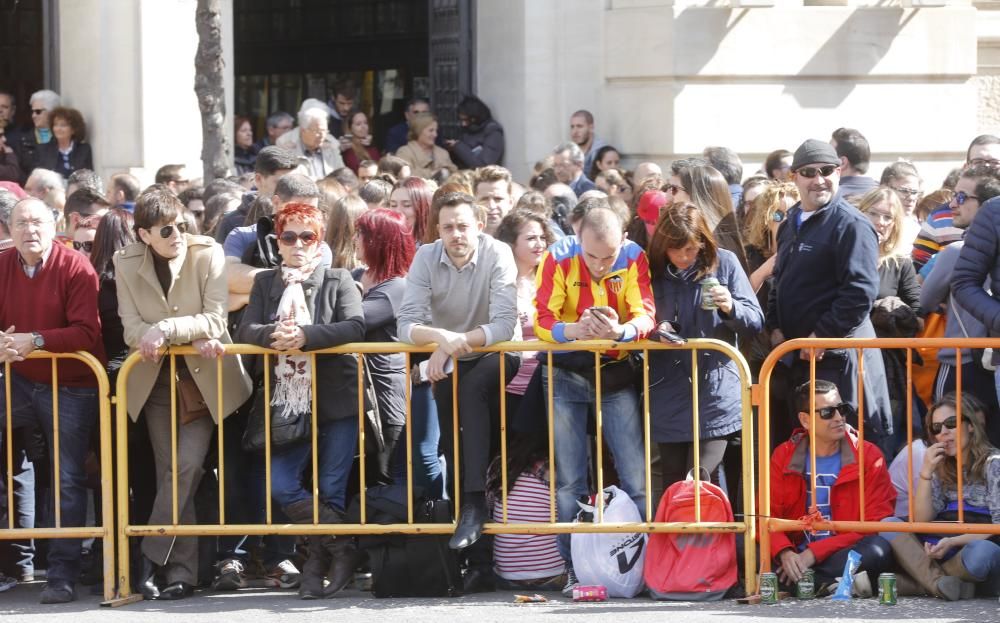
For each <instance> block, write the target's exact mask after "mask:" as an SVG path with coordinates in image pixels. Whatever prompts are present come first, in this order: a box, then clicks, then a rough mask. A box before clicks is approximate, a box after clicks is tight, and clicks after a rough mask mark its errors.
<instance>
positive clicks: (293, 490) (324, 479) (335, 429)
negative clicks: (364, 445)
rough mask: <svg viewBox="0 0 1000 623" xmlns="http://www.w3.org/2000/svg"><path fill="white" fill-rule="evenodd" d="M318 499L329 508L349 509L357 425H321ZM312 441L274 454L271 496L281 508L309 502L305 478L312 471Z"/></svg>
mask: <svg viewBox="0 0 1000 623" xmlns="http://www.w3.org/2000/svg"><path fill="white" fill-rule="evenodd" d="M317 447H318V449H319V474H318V475H319V482H318V483H317V484H318V486H319V498H320V500H321V501H322V502H323V503H325V504H326V505H327V506H329V507H330V508H333V509H334V510H338V511H343V510H345V508H346V504H345V498H346V497H347V479H348V477H350V475H351V465H352V464H353V463H354V452H355V451H356V450H357V449H358V422H357V420H356V419H354V418H343V419H340V420H333V421H332V422H322V423H320V425H319V439H318V440H317ZM311 458H312V439H311V438H310V439H307V440H306V441H304V442H301V443H297V444H295V445H293V446H291V447H289V448H285V449H283V450H281V451H279V452H274V453H272V454H271V497H273V498H274V501H275V502H277V503H278V504H280V505H281V506H288V505H290V504H293V503H294V502H298V501H299V500H308V499H311V498H312V494H311V493H310V492H309V491H307V490H306V489H305V487H303V486H302V476H303V474H304V473H306V472H311V471H312V461H311Z"/></svg>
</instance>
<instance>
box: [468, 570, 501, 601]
mask: <svg viewBox="0 0 1000 623" xmlns="http://www.w3.org/2000/svg"><path fill="white" fill-rule="evenodd" d="M495 590H496V580H495V579H494V577H493V567H490V566H475V567H469V568H468V569H466V570H465V574H464V575H463V576H462V592H463V593H464V594H466V595H468V594H470V593H492V592H493V591H495Z"/></svg>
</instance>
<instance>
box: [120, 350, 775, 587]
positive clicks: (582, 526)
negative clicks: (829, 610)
mask: <svg viewBox="0 0 1000 623" xmlns="http://www.w3.org/2000/svg"><path fill="white" fill-rule="evenodd" d="M434 348H435V347H434V346H433V345H430V346H421V347H417V346H407V345H404V344H398V343H369V342H365V343H355V344H346V345H343V346H340V347H337V348H330V349H325V350H321V351H311V352H308V353H294V352H289V353H278V352H277V351H273V350H268V349H263V348H260V347H257V346H251V345H245V344H235V345H227V346H226V356H231V355H263V356H264V358H265V359H264V374H265V378H264V387H263V391H264V392H265V401H264V404H265V405H266V410H265V455H264V456H265V461H264V465H265V487H266V491H267V495H266V523H265V524H228V523H226V521H225V517H226V509H225V493H224V492H225V482H226V474H225V468H224V461H222V460H221V457H223V456H225V452H224V441H223V439H224V435H223V430H224V426H225V424H224V421H223V420H222V419H220V420H219V422H218V423H217V427H218V455H219V457H220V462H219V471H218V477H219V522H218V523H217V524H213V525H181V524H180V523H179V522H178V514H179V511H178V507H177V499H176V492H177V489H176V486H175V487H174V496H175V497H174V500H173V523H172V524H170V525H137V524H136V523H134V522H133V521H132V520H131V518H130V517H128V505H127V500H128V497H129V496H128V491H129V483H128V470H127V465H128V446H127V439H126V434H127V423H128V412H127V408H126V406H127V404H128V400H127V391H128V389H127V385H128V379H129V375H130V372H131V370H132V369H133V367H134V366H135V364H136V363H137V362H138V361H139V360H140V359H139V356H138V354H133V355H132V356H130V357H129V358H128V360H126V362H125V363H124V365H123V366H122V368H121V370H120V372H119V375H118V388H117V396H118V399H117V405H118V419H117V426H118V438H117V446H118V447H117V452H118V500H119V505H118V524H117V526H118V564H119V572H118V587H119V598H120V600H123V601H126V602H127V601H131V600H134V599H137V598H138V596H132V595H131V582H130V577H129V547H128V539H129V538H130V537H143V536H220V535H231V536H241V535H276V534H287V535H312V534H327V535H329V534H337V535H352V534H388V533H410V534H450V533H451V532H453V531H454V524H440V523H433V524H420V523H414V522H413V448H412V426H410V425H409V424H410V422H411V421H412V417H411V415H412V414H411V412H410V388H411V386H412V384H411V382H410V370H411V365H410V356H411V354H413V353H430V352H433V350H434ZM609 349H614V350H619V351H638V352H641V353H643V354H644V355H645V357H644V358H643V361H644V364H643V383H644V387H648V385H649V363H648V361H649V352H650V351H654V350H690V351H691V354H692V365H693V375H694V376H695V377H697V367H698V362H697V357H696V354H697V351H698V350H711V351H717V352H720V353H723V354H725V355H726V356H728V357H729V358H731V359H733V360H734V361H735V362H736V364H737V368H738V370H739V375H740V379H741V388H742V389H741V393H742V421H743V432H742V434H743V444H742V452H743V456H742V466H743V478H744V486H743V491H744V509H745V511H746V515H745V517H744V520H743V521H733V522H702V521H700V519H701V508H700V496H696V498H695V499H696V501H698V503H697V504H696V509H695V513H696V521H694V522H689V523H656V522H652V521H647V522H645V523H566V522H563V523H559V522H556V508H555V504H556V495H555V477H554V474H555V452H554V441H553V428H554V424H553V415H552V404H553V394H552V376H551V375H552V354H553V353H554V352H565V351H589V352H593V353H594V357H595V362H597V361H599V357H600V352H601V351H605V350H609ZM474 350H476V351H477V352H484V353H489V352H496V353H506V352H520V351H525V350H531V351H540V352H546V353H548V360H547V364H548V371H549V385H548V387H549V392H548V404H549V409H548V414H549V415H548V427H549V461H550V465H549V470H550V474H552V475H553V477H552V478H550V491H549V492H550V496H551V500H550V519H551V521H550V522H549V523H511V522H507V521H503V522H499V523H495V522H491V523H487V524H485V526H484V531H485V532H486V533H492V534H498V533H504V534H555V533H582V532H586V533H621V532H659V533H681V532H685V533H720V532H732V533H742V534H744V535H745V541H744V559H745V562H746V583H747V590H748V592H752V591H754V590H756V583H757V577H756V571H757V564H756V523H755V518H754V515H753V512H752V509H753V508H754V506H753V504H754V500H755V495H754V491H755V487H754V482H753V481H754V469H753V451H754V447H755V446H754V444H753V420H752V412H751V383H750V378H751V377H750V371H749V368H748V366H747V364H746V362H745V360H744V359H743V358H742V356H741V355H740V354H739V352H737V351H736V350H735V349H734V348H733V347H732V346H730V345H728V344H726V343H724V342H721V341H718V340H690V341H689V342H688V343H687V344H684V345H668V344H661V343H659V342H651V341H642V342H636V343H625V344H620V343H614V342H610V341H580V342H574V343H570V344H549V343H545V342H538V341H532V342H505V343H501V344H496V345H493V346H491V347H486V348H477V349H474ZM399 352H402V353H405V354H406V405H407V413H406V418H407V426H406V430H405V435H406V437H405V443H406V485H407V493H408V500H409V501H408V510H407V520H408V521H407V523H400V524H388V525H385V524H371V523H366V521H367V518H366V517H365V511H364V509H365V499H364V498H365V459H364V452H365V450H364V448H365V428H364V418H365V415H364V404H363V395H364V392H363V391H361V389H362V384H363V378H362V367H361V366H360V365H359V366H358V388H359V392H358V403H359V404H358V411H359V418H358V432H359V436H358V453H359V455H360V466H361V469H360V484H361V489H360V493H359V495H360V497H361V509H362V514H361V523H359V524H320V523H319V511H318V509H319V504H318V500H319V488H318V485H317V482H318V478H317V474H318V461H319V458H318V452H317V432H316V431H317V426H316V408H317V401H316V396H317V388H316V383H317V375H316V374H313V375H312V383H313V387H312V396H313V400H312V408H313V412H312V417H313V426H312V431H313V435H312V437H313V438H312V446H313V451H312V465H311V469H312V474H313V479H312V483H313V484H312V496H313V509H314V512H313V523H312V524H311V525H310V524H274V523H272V515H271V504H272V503H271V461H270V459H269V457H270V450H271V439H270V417H271V414H270V410H271V409H270V396H269V392H270V382H269V381H270V379H269V375H270V373H271V371H270V367H271V366H270V358H271V357H274V356H276V355H278V354H304V355H306V356H309V357H310V358H311V359H312V363H313V368H314V369H315V363H316V357H317V356H319V355H331V354H355V355H358V356H359V357H360V358H363V357H364V356H365V355H371V354H385V353H399ZM195 354H197V352H196V351H195V350H194V349H193V348H191V347H189V346H185V347H173V348H171V349H170V350H169V352H168V353H167V354H166V355H165V356H166V357H168V358H169V363H170V365H171V366H174V365H175V364H174V358H175V357H177V356H182V355H195ZM221 362H222V360H221V358H220V359H219V360H217V363H216V365H218V366H219V368H220V373H219V374H218V375H217V377H218V383H219V387H218V396H219V400H220V405H219V412H221V411H222V408H221V407H222V405H221V400H222V398H221V396H222V387H221V385H222V374H221V366H222V363H221ZM172 369H173V368H172ZM457 369H458V368H457V366H456V367H455V370H456V371H455V373H454V374H455V376H456V378H455V382H454V383H453V386H452V387H453V391H454V392H455V394H454V395H453V424H454V427H455V431H457V430H458V399H457V387H458V378H457V374H458V373H457ZM596 376H597V378H596V380H595V385H596V398H595V407H596V408H595V413H596V421H597V452H598V454H597V483H596V488H597V489H598V490H602V489H603V487H604V474H603V469H602V459H603V456H602V453H603V449H602V443H601V435H602V431H601V421H602V415H601V392H600V369H599V367H598V370H597V372H596ZM506 381H507V379H506V378H505V370H504V366H503V365H501V366H500V374H499V383H500V386H501V387H506ZM694 391H695V394H694V395H695V396H697V380H695V386H694ZM173 393H176V392H173ZM504 394H505V392H503V391H501V396H504ZM693 404H694V412H693V414H692V416H693V428H692V430H693V431H698V430H700V427H699V422H698V401H697V400H694V401H693ZM172 411H173V415H172V418H173V421H174V429H176V417H177V416H176V404H174V405H172ZM642 417H643V430H644V436H645V443H644V448H645V459H646V508H645V513H646V517H647V519H648V518H652V517H653V498H652V478H651V471H652V470H651V461H650V459H651V457H650V418H651V413H650V405H649V395H648V392H646V393H645V398H644V402H643V405H642ZM506 430H507V412H506V400H505V399H504V398H501V410H500V433H501V435H500V439H501V445H500V448H501V457H500V458H501V464H502V465H503V466H504V469H503V472H502V478H503V484H504V486H503V487H502V509H503V514H502V517H503V518H504V519H505V520H506V517H507V493H506V489H507V488H506V482H507V474H506V471H507V469H506V465H507V444H506V438H505V432H506ZM458 438H459V435H458V434H457V433H456V434H455V435H454V439H455V447H454V454H453V456H455V457H458V456H459V447H458V443H459V442H458ZM172 441H173V448H172V451H173V463H174V465H176V461H177V448H176V441H177V440H176V434H175V435H174V438H173V440H172ZM693 443H694V457H695V458H694V460H695V474H696V475H697V474H698V467H699V458H698V457H699V453H698V443H699V442H698V439H697V436H695V437H694V441H693ZM454 463H455V464H454V466H453V473H454V482H453V484H454V491H453V492H451V495H452V499H453V501H454V505H455V508H456V509H458V508H459V507H460V503H461V500H460V494H461V491H460V486H459V483H460V482H461V477H460V474H459V471H460V461H458V460H456V461H455V462H454ZM174 472H175V474H176V470H174ZM175 477H176V476H175ZM696 486H700V482H698V483H697V484H696ZM603 506H604V503H603V498H602V497H601V496H598V509H597V513H598V521H599V520H600V517H601V516H602V514H603Z"/></svg>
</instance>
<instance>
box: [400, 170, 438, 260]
mask: <svg viewBox="0 0 1000 623" xmlns="http://www.w3.org/2000/svg"><path fill="white" fill-rule="evenodd" d="M433 197H434V184H433V183H432V182H428V181H427V180H425V179H424V178H422V177H408V178H406V179H404V180H402V181H401V182H399V183H398V184H396V188H394V189H393V191H392V194H391V195H389V209H390V210H393V211H395V212H399V213H400V214H402V215H403V216H404V217H405V218H406V225H407V226H408V227H409V228H410V229H411V230H412V231H413V241H414V242H415V243H416V245H417V246H418V247H419V246H420V245H421V244H423V243H425V242H433V241H434V240H436V239H437V232H436V231H430V230H429V228H428V222H429V220H428V219H429V218H430V212H431V200H432V199H433Z"/></svg>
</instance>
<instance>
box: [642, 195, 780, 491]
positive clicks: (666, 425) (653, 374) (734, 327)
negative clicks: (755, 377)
mask: <svg viewBox="0 0 1000 623" xmlns="http://www.w3.org/2000/svg"><path fill="white" fill-rule="evenodd" d="M649 264H650V268H651V270H652V277H653V280H652V284H653V296H654V297H655V300H656V318H657V321H658V322H659V325H658V329H660V330H661V331H663V330H672V332H673V333H675V334H679V335H680V336H682V337H684V338H714V339H718V340H722V341H724V342H728V343H730V344H733V345H734V346H736V345H738V344H737V342H738V340H739V339H745V338H746V337H747V336H749V335H752V334H753V333H756V332H758V331H760V330H761V328H762V327H763V325H764V312H763V311H761V308H760V304H759V303H758V302H757V297H756V295H755V294H754V291H753V288H752V287H751V286H750V280H749V279H748V278H747V276H746V273H744V272H743V268H742V267H741V266H740V262H739V260H738V259H737V257H736V255H735V254H733V253H732V252H730V251H727V250H725V249H720V248H719V247H718V245H717V244H716V241H715V238H714V237H713V236H712V232H711V230H710V229H709V227H708V224H707V223H706V222H705V219H704V217H703V216H702V214H701V212H700V211H699V210H698V208H697V207H695V206H694V205H692V204H690V203H675V204H673V205H672V206H670V207H669V208H667V209H666V210H664V212H663V214H661V215H660V220H659V222H658V223H657V225H656V230H655V231H654V232H653V238H652V240H651V242H650V246H649ZM706 279H714V280H715V281H716V282H717V283H716V285H714V286H712V285H711V282H709V284H707V285H706V287H704V288H703V282H704V281H705V280H706ZM668 323H669V324H668ZM649 384H650V387H649V391H650V401H649V403H650V405H652V414H651V415H652V422H651V426H652V436H653V441H655V442H656V443H657V444H658V446H659V450H660V465H661V469H662V472H663V486H664V488H666V487H669V486H670V485H671V484H672V483H674V482H677V481H679V480H683V479H684V477H685V476H686V474H687V472H688V470H689V469H691V467H692V466H693V465H694V444H693V443H692V442H693V435H692V381H691V353H690V352H689V351H687V350H677V351H671V350H657V351H652V352H651V353H650V371H649ZM698 395H699V398H698V414H699V424H700V433H699V439H700V449H699V455H700V464H701V466H702V467H704V468H706V469H707V470H708V471H709V473H711V474H713V480H715V479H716V477H715V476H714V474H715V473H716V472H717V471H718V467H719V464H720V463H721V462H722V458H723V455H724V454H725V451H726V445H727V443H728V441H729V439H730V438H731V437H733V436H734V435H735V434H736V433H738V432H739V431H740V430H741V429H742V411H741V395H740V376H739V371H738V370H737V367H736V364H735V363H734V362H733V360H731V359H730V358H729V357H727V356H726V355H724V354H721V353H717V352H715V351H709V350H701V351H698Z"/></svg>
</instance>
